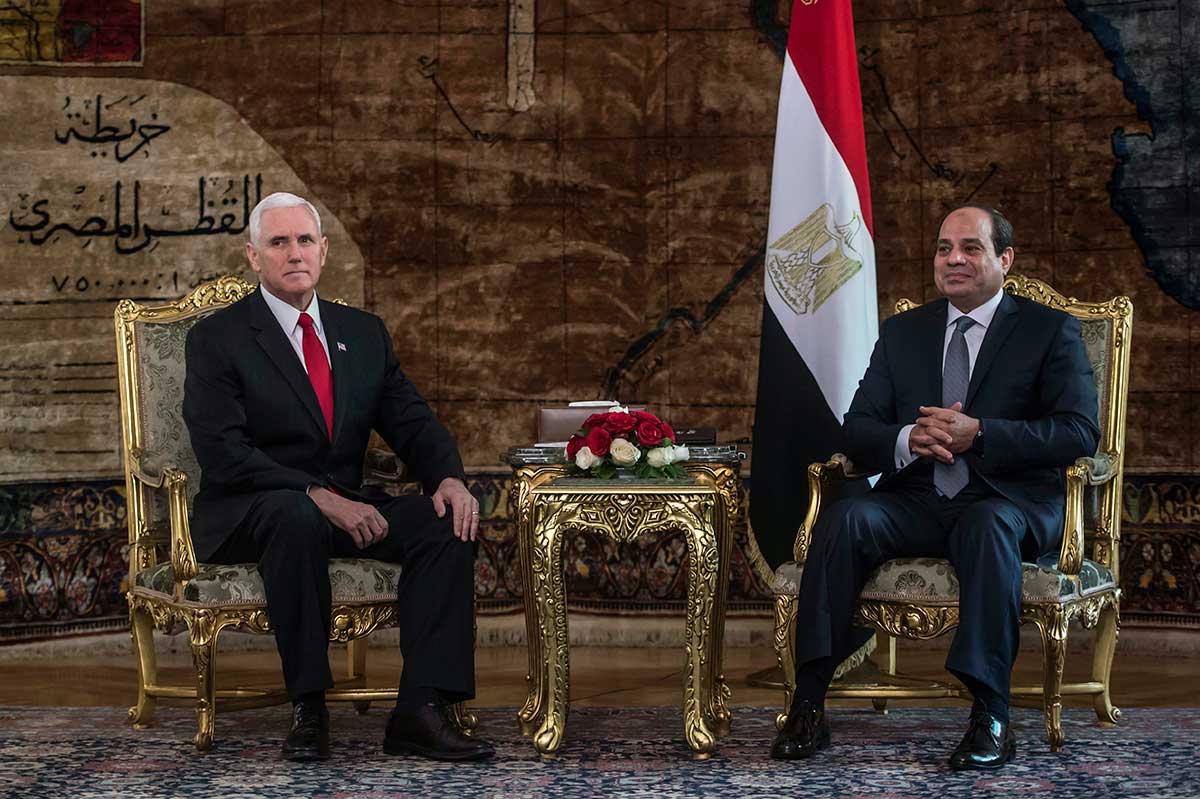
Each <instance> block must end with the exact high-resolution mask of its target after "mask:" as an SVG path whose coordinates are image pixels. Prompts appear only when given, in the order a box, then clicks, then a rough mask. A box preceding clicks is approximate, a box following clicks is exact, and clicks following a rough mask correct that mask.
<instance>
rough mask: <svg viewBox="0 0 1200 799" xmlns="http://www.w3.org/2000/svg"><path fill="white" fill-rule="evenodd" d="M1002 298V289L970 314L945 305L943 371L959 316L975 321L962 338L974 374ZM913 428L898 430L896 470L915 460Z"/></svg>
mask: <svg viewBox="0 0 1200 799" xmlns="http://www.w3.org/2000/svg"><path fill="white" fill-rule="evenodd" d="M1003 297H1004V289H1000V290H999V291H997V292H996V295H995V296H994V297H992V298H991V299H990V300H988V301H987V302H985V303H984V304H983V305H980V306H979V307H978V308H976V309H975V310H973V311H971V312H970V313H963V312H962V311H960V310H958V309H957V308H955V307H954V303H947V305H946V337H945V339H944V340H943V341H942V368H943V369H945V366H946V351H947V350H949V349H950V339H951V338H952V337H953V336H954V323H955V322H957V321H958V318H959V317H960V316H969V317H971V318H972V319H974V320H975V324H973V325H971V327H969V328H968V329H967V331H966V332H965V333H963V338H965V339H966V340H967V360H968V362H969V364H970V374H974V373H975V359H976V358H977V357H979V348H980V347H982V346H983V337H984V336H986V335H987V329H988V325H990V324H991V323H992V317H994V316H995V315H996V309H997V308H999V307H1000V300H1001V299H1003ZM914 427H916V424H906V425H905V426H904V427H902V428H900V434H899V435H898V436H896V468H897V469H902V468H904V467H905V466H907V465H908V464H910V463H912V462H913V461H914V460H916V459H917V456H916V455H915V454H914V453H913V451H912V450H911V449H910V448H909V446H908V435H909V433H911V432H912V429H913V428H914Z"/></svg>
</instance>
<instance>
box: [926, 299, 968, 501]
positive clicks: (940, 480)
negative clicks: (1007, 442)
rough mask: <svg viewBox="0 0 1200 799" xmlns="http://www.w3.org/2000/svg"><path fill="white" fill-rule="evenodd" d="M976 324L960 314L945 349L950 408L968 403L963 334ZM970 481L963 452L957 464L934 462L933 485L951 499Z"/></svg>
mask: <svg viewBox="0 0 1200 799" xmlns="http://www.w3.org/2000/svg"><path fill="white" fill-rule="evenodd" d="M974 324H975V320H974V319H972V318H971V317H969V316H960V317H959V318H958V320H957V321H955V323H954V333H953V335H951V336H950V346H949V347H947V348H946V363H945V364H944V365H943V366H942V407H943V408H949V407H950V406H951V405H953V404H954V403H956V402H961V403H963V404H964V405H965V404H966V402H967V386H969V385H970V384H971V355H970V353H969V352H967V337H966V336H965V335H964V333H966V332H967V329H968V328H970V327H971V326H972V325H974ZM968 480H970V474H968V472H967V462H966V461H965V460H964V459H963V458H962V453H961V452H960V453H959V454H958V455H957V456H955V458H954V463H942V462H941V461H938V462H937V463H935V464H934V465H933V487H934V488H936V489H937V490H938V491H939V492H940V493H941V494H942V496H944V497H946V498H947V499H952V498H953V497H954V495H955V494H957V493H958V492H959V491H962V490H963V487H964V486H965V485H966V484H967V481H968Z"/></svg>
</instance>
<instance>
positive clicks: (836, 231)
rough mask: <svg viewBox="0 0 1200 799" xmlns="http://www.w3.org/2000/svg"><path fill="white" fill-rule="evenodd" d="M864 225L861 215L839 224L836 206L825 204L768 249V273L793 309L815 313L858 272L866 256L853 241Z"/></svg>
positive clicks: (799, 311) (853, 216) (799, 312)
mask: <svg viewBox="0 0 1200 799" xmlns="http://www.w3.org/2000/svg"><path fill="white" fill-rule="evenodd" d="M861 227H862V222H861V221H860V220H859V218H858V214H854V215H852V216H851V217H850V221H849V222H847V223H846V224H844V225H838V224H836V222H834V220H833V209H832V208H831V207H830V205H829V203H822V204H821V206H820V207H819V208H817V210H815V211H813V212H812V213H811V214H809V215H808V217H807V218H806V219H805V220H804V221H803V222H801V223H800V224H798V225H796V226H795V227H794V228H792V229H791V230H789V231H788V232H787V233H785V234H783V235H782V236H780V237H779V238H778V239H777V240H776V241H775V242H773V243H772V244H771V245H770V246H769V247H768V248H767V274H768V275H769V276H770V278H771V283H773V284H774V286H775V289H776V290H777V291H778V292H779V296H781V297H783V301H784V302H786V303H787V304H788V307H789V308H791V309H792V311H794V312H795V313H797V314H804V313H815V312H816V310H817V309H818V308H820V307H821V304H822V303H824V302H825V300H827V299H829V297H830V296H832V294H833V293H834V292H835V291H837V290H838V289H839V288H841V286H842V284H843V283H845V282H846V281H847V280H849V279H850V278H852V277H854V276H855V275H856V274H858V272H859V270H861V269H862V256H861V255H859V253H858V251H857V250H856V249H855V248H854V244H853V242H854V238H855V237H856V236H857V235H858V231H859V229H860V228H861Z"/></svg>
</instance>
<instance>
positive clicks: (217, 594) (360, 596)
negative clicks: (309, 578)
mask: <svg viewBox="0 0 1200 799" xmlns="http://www.w3.org/2000/svg"><path fill="white" fill-rule="evenodd" d="M399 579H400V567H399V566H398V565H396V564H394V563H384V562H383V561H378V560H366V559H361V558H334V559H333V560H331V561H329V584H330V587H331V588H332V589H333V602H334V604H335V605H337V604H371V603H375V602H395V601H396V583H397V581H398V580H399ZM134 584H135V585H136V586H137V587H138V588H143V589H149V590H151V591H156V592H158V593H161V594H168V595H170V594H171V593H172V592H173V591H174V585H175V570H174V568H172V566H171V564H170V563H160V564H158V565H157V566H153V567H151V568H149V569H143V570H142V571H140V572H138V573H137V576H136V577H135V579H134ZM183 598H184V600H185V601H187V602H194V603H196V604H199V605H261V606H263V607H266V604H267V597H266V593H265V592H264V591H263V581H262V577H261V576H259V574H258V567H257V566H255V564H253V563H237V564H233V565H229V566H225V565H220V564H216V563H201V564H200V567H199V571H198V572H197V574H196V576H195V577H194V578H192V579H191V580H189V581H188V584H187V586H186V587H185V588H184V590H183Z"/></svg>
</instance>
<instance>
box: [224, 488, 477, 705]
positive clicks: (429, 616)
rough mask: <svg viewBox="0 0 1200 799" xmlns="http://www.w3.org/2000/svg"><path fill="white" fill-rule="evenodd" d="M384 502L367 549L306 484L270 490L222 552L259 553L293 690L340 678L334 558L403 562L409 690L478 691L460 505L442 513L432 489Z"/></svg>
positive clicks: (231, 555)
mask: <svg viewBox="0 0 1200 799" xmlns="http://www.w3.org/2000/svg"><path fill="white" fill-rule="evenodd" d="M377 507H378V510H379V512H380V514H381V515H382V516H383V517H384V518H385V519H386V520H387V522H388V530H389V532H388V535H387V536H386V537H385V538H384V539H383V540H382V541H379V542H377V543H375V544H372V545H371V546H369V547H367V548H365V549H362V550H360V549H358V548H357V547H356V546H355V545H354V543H353V540H352V539H351V538H350V536H349V534H347V533H345V532H344V531H342V530H338V529H335V528H334V527H333V525H331V524H330V523H329V521H328V520H327V519H326V518H325V516H324V514H322V513H321V511H320V509H319V508H317V506H316V504H315V503H313V501H312V500H311V499H309V498H308V497H307V496H306V495H305V494H304V493H303V492H298V491H288V490H284V491H271V492H264V493H263V494H262V495H260V496H259V497H258V498H257V499H256V500H255V502H254V503H253V504H252V506H251V508H250V510H249V511H248V512H247V514H246V516H245V517H244V518H243V520H242V522H241V523H240V524H239V525H238V527H237V528H236V529H235V530H234V532H233V533H232V534H231V535H230V537H229V539H228V540H227V541H226V542H225V543H224V544H223V545H222V546H221V548H220V549H219V550H218V552H217V553H216V554H215V555H214V556H213V560H214V562H218V563H241V562H247V561H257V563H258V570H259V574H260V575H262V578H263V587H264V590H265V592H266V599H267V609H268V613H269V614H270V617H271V624H272V627H273V628H274V632H275V640H276V646H277V648H278V650H279V656H280V660H281V662H282V664H283V673H284V682H285V684H286V685H287V691H288V695H289V696H290V697H291V698H292V699H295V698H297V697H299V696H301V695H303V694H306V693H310V692H314V691H324V690H326V689H328V688H331V687H332V686H333V674H332V672H331V670H330V668H329V657H328V648H329V631H330V612H331V610H332V592H331V586H330V583H329V559H330V558H331V557H357V558H371V559H374V560H380V561H385V562H388V563H396V564H399V565H400V566H401V575H400V579H399V581H398V585H397V606H398V607H397V614H398V622H399V627H400V652H401V655H402V656H403V659H404V668H403V671H402V673H401V687H402V689H403V688H405V687H425V688H435V689H437V690H439V691H441V692H442V693H444V694H445V695H446V696H447V698H448V699H450V700H452V701H460V700H464V699H469V698H471V697H473V696H474V673H475V668H474V595H473V591H474V549H473V547H472V546H471V545H470V544H468V543H464V542H462V541H460V540H459V539H457V538H455V537H454V535H453V533H452V521H451V514H450V513H449V512H447V513H446V516H445V517H443V518H440V519H439V518H438V517H437V515H436V514H435V513H434V511H433V504H432V502H431V501H430V500H429V498H428V497H424V496H416V495H410V496H403V497H396V498H393V499H390V500H388V501H385V502H383V503H381V504H379V505H378V506H377Z"/></svg>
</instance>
